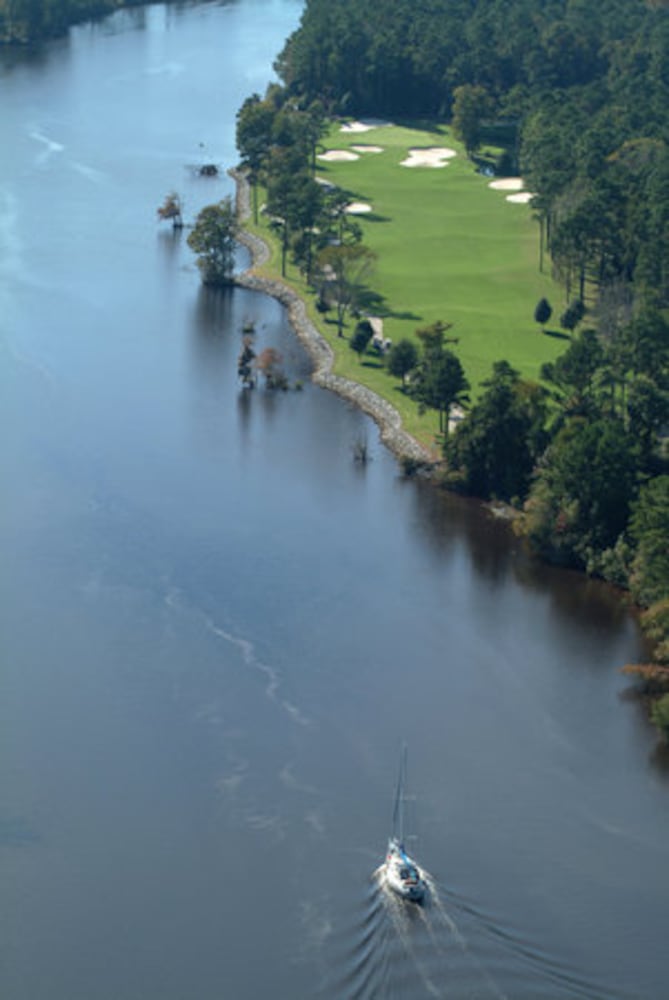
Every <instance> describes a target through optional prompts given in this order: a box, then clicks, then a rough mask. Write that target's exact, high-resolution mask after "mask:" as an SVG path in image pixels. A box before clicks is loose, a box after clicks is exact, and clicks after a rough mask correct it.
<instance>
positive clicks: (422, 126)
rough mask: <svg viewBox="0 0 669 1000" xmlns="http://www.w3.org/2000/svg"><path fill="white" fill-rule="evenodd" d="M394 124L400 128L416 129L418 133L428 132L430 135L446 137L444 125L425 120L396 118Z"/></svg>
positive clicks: (446, 129) (446, 132)
mask: <svg viewBox="0 0 669 1000" xmlns="http://www.w3.org/2000/svg"><path fill="white" fill-rule="evenodd" d="M395 124H396V125H398V126H399V127H400V128H409V129H416V130H417V131H420V132H430V133H431V134H432V135H443V136H445V135H448V128H447V127H446V125H443V124H440V123H439V122H435V121H434V120H430V119H427V118H396V119H395Z"/></svg>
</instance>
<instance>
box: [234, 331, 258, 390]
mask: <svg viewBox="0 0 669 1000" xmlns="http://www.w3.org/2000/svg"><path fill="white" fill-rule="evenodd" d="M255 356H256V352H255V351H254V350H253V347H252V344H251V337H244V345H243V347H242V350H241V354H240V355H239V358H238V360H237V374H238V376H239V378H240V379H241V381H242V385H243V386H244V387H245V388H247V389H252V388H253V386H254V385H255V382H256V376H255V370H254V366H253V362H254V361H255Z"/></svg>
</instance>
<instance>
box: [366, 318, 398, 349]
mask: <svg viewBox="0 0 669 1000" xmlns="http://www.w3.org/2000/svg"><path fill="white" fill-rule="evenodd" d="M366 319H367V322H368V323H369V325H370V326H371V328H372V348H373V349H374V350H375V351H376V352H377V353H378V354H385V353H386V351H389V350H390V348H391V347H392V346H393V342H392V340H391V339H390V338H389V337H384V335H383V320H382V319H381V317H380V316H367V317H366Z"/></svg>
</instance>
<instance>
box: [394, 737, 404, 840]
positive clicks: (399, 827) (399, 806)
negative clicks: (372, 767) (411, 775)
mask: <svg viewBox="0 0 669 1000" xmlns="http://www.w3.org/2000/svg"><path fill="white" fill-rule="evenodd" d="M406 768H407V745H406V743H404V744H402V753H401V755H400V773H399V776H398V779H397V791H396V793H395V808H394V810H393V837H394V838H395V839H396V840H398V841H399V843H400V844H404V784H405V781H406Z"/></svg>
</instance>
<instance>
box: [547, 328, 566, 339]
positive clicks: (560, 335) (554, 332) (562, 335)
mask: <svg viewBox="0 0 669 1000" xmlns="http://www.w3.org/2000/svg"><path fill="white" fill-rule="evenodd" d="M542 332H543V333H544V335H545V336H546V337H555V339H556V340H571V337H570V336H569V334H568V333H563V332H562V330H543V331H542Z"/></svg>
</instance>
